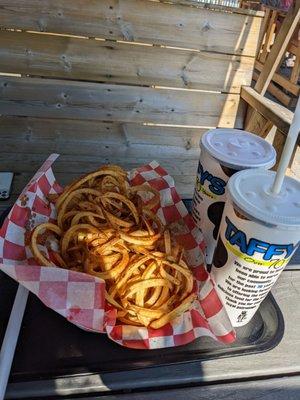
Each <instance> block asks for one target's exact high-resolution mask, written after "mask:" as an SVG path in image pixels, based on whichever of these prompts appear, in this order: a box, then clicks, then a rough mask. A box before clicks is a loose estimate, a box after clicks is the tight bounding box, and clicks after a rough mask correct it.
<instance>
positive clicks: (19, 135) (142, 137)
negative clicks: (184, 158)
mask: <svg viewBox="0 0 300 400" xmlns="http://www.w3.org/2000/svg"><path fill="white" fill-rule="evenodd" d="M206 130H207V129H201V128H186V127H180V128H176V127H167V126H147V125H142V124H131V123H126V124H122V123H117V122H102V121H81V120H69V119H45V118H29V117H0V138H1V143H3V144H4V145H8V143H9V142H8V141H11V142H13V141H18V142H19V143H22V146H31V145H32V146H35V145H40V150H39V151H40V152H44V151H45V150H46V151H47V145H48V144H49V143H50V142H51V141H52V142H55V143H56V144H57V146H61V145H60V143H63V142H64V141H65V140H66V141H73V142H74V143H80V142H84V143H87V142H89V143H91V145H95V144H97V145H98V146H99V144H100V143H101V144H103V145H106V144H120V146H122V145H124V146H125V145H126V146H132V145H135V144H139V145H157V146H170V147H173V146H175V147H180V148H181V149H182V151H183V152H184V151H187V152H188V151H189V150H192V149H197V150H199V141H200V138H201V136H202V135H203V133H204V132H206ZM52 146H53V144H52ZM31 149H33V147H31ZM60 150H62V149H60ZM63 150H64V151H63V153H68V151H69V152H70V151H71V152H76V151H77V149H76V147H74V146H73V147H71V149H68V148H64V149H63ZM16 152H23V150H22V148H20V147H19V146H17V147H16ZM31 152H32V150H31Z"/></svg>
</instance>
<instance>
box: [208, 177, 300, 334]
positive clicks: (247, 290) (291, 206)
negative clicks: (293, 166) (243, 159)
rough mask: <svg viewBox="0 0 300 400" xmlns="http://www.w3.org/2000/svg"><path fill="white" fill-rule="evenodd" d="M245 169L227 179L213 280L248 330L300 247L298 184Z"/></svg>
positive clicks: (237, 320) (238, 323)
mask: <svg viewBox="0 0 300 400" xmlns="http://www.w3.org/2000/svg"><path fill="white" fill-rule="evenodd" d="M274 178H275V172H272V171H266V170H262V169H258V170H246V171H240V172H238V173H236V174H235V175H234V176H232V177H231V178H230V179H229V182H228V193H227V201H226V206H225V209H224V213H223V217H222V222H221V226H220V231H219V237H218V243H217V247H216V250H215V253H214V258H213V265H212V270H211V275H212V278H213V280H214V281H215V284H216V289H217V292H218V294H219V296H220V298H221V299H222V301H223V304H224V306H225V307H226V310H227V312H228V316H229V318H230V320H231V323H232V325H233V326H234V327H238V326H242V325H245V324H246V323H247V322H249V321H250V319H251V318H252V317H253V315H254V314H255V312H256V310H257V309H258V307H259V305H260V303H261V302H262V301H263V300H264V298H265V297H266V296H267V294H268V293H269V291H270V290H271V288H272V286H273V285H274V283H275V282H276V280H277V279H278V277H279V275H280V273H281V271H282V270H283V269H284V268H285V266H286V265H287V264H288V262H289V261H290V259H291V257H292V255H293V253H294V252H295V251H296V249H297V247H298V246H299V242H300V181H297V180H295V179H292V178H289V177H285V179H284V181H283V185H282V188H281V191H280V193H279V194H274V193H273V192H272V191H271V188H272V185H273V182H274Z"/></svg>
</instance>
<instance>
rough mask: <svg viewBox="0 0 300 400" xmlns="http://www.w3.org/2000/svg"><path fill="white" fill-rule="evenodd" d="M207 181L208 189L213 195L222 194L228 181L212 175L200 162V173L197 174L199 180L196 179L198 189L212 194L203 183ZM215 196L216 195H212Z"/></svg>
mask: <svg viewBox="0 0 300 400" xmlns="http://www.w3.org/2000/svg"><path fill="white" fill-rule="evenodd" d="M205 182H208V183H209V185H208V189H209V190H210V192H211V193H212V194H213V195H217V196H221V195H223V194H224V193H225V186H226V182H225V181H224V180H223V179H221V178H218V177H217V176H214V175H212V174H211V173H210V172H209V171H207V170H205V169H204V168H203V166H202V164H201V162H199V165H198V175H197V181H196V189H197V191H198V192H200V191H202V192H203V193H205V194H206V195H208V196H209V195H210V194H209V193H207V192H206V189H204V188H203V185H204V183H205ZM210 197H213V198H215V196H211V195H210Z"/></svg>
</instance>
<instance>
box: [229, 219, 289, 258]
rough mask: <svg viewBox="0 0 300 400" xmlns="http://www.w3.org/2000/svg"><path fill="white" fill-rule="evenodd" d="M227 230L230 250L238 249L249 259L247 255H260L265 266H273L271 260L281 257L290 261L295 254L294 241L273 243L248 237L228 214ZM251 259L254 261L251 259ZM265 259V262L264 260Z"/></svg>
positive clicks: (234, 251)
mask: <svg viewBox="0 0 300 400" xmlns="http://www.w3.org/2000/svg"><path fill="white" fill-rule="evenodd" d="M225 221H226V231H225V238H226V240H227V244H228V245H229V246H227V247H229V248H230V250H231V251H232V252H233V253H236V251H238V254H237V255H239V256H241V255H242V256H243V258H244V259H245V260H246V261H247V256H249V257H254V258H256V257H257V256H258V255H261V256H260V257H258V258H259V259H262V264H261V265H265V266H272V265H271V264H270V263H268V262H270V261H272V260H275V259H277V260H278V259H280V260H281V261H288V259H289V257H290V256H291V255H292V254H293V252H294V250H295V248H296V247H297V245H296V246H294V245H293V244H292V243H290V244H273V243H269V242H264V241H262V240H259V239H256V238H250V239H249V240H248V239H247V235H246V234H245V233H244V232H243V231H241V230H239V229H238V228H237V227H236V226H235V225H234V224H233V223H232V222H231V221H230V219H229V218H228V217H227V216H226V217H225ZM240 253H242V254H240ZM249 261H253V260H252V259H249ZM263 261H265V263H264V262H263Z"/></svg>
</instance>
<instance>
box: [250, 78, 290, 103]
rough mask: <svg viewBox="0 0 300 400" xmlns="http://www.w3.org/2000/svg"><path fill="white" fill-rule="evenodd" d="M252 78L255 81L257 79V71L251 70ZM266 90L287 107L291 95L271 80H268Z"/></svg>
mask: <svg viewBox="0 0 300 400" xmlns="http://www.w3.org/2000/svg"><path fill="white" fill-rule="evenodd" d="M252 79H253V80H254V81H255V82H256V81H257V80H258V79H259V73H257V72H256V71H254V72H253V77H252ZM268 92H269V93H270V94H271V95H272V96H274V97H275V98H276V99H277V100H279V102H280V103H281V104H282V105H284V106H285V107H289V105H290V102H291V100H292V99H291V97H290V96H289V95H288V94H286V93H285V92H284V91H283V90H282V89H281V88H279V87H278V86H276V85H274V83H273V82H270V84H269V86H268Z"/></svg>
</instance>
